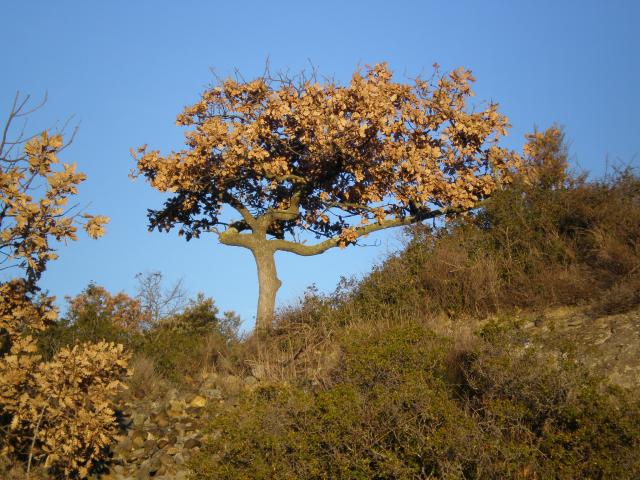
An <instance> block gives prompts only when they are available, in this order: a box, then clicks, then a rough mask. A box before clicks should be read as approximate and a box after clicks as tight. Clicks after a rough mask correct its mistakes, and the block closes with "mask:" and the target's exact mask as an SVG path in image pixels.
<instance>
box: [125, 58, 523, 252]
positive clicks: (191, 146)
mask: <svg viewBox="0 0 640 480" xmlns="http://www.w3.org/2000/svg"><path fill="white" fill-rule="evenodd" d="M473 81H474V78H473V77H472V75H471V72H469V71H467V70H464V69H458V70H455V71H454V72H452V73H451V74H450V75H448V76H443V77H441V78H439V79H437V80H434V81H432V82H428V81H425V80H422V79H420V78H418V79H416V80H415V81H414V83H413V84H412V85H409V84H404V83H398V82H394V81H393V80H392V73H391V72H390V71H389V69H388V68H387V66H386V64H379V65H375V66H373V67H370V68H368V69H367V70H366V71H365V72H364V73H363V72H360V71H357V72H356V73H355V74H354V75H353V78H352V79H351V82H350V83H349V84H348V85H347V86H340V85H337V84H336V83H334V82H332V81H328V82H326V83H323V84H320V83H317V82H316V81H315V79H307V78H304V77H303V78H301V79H300V80H299V81H295V80H292V79H289V78H284V77H281V78H277V79H272V78H268V77H266V76H265V77H264V78H259V79H257V80H253V81H250V82H244V81H236V80H231V79H229V80H226V81H224V82H222V83H221V84H220V85H218V86H216V87H214V88H211V89H209V90H207V91H205V92H204V93H203V94H202V99H201V100H200V101H199V102H198V103H196V104H195V105H193V106H191V107H188V108H186V109H185V110H184V112H183V113H182V114H181V115H179V116H178V119H177V123H178V125H184V126H189V127H192V129H191V130H190V131H188V132H187V133H186V134H185V136H186V145H187V148H186V149H184V150H181V151H179V152H174V153H171V154H169V155H166V156H162V155H160V153H159V152H158V151H155V150H152V151H147V149H146V146H144V147H141V148H140V149H139V150H138V153H139V154H138V155H136V157H137V167H138V172H139V173H140V174H142V175H144V176H145V177H147V179H148V180H149V181H150V183H151V185H152V186H153V187H155V188H156V189H158V190H160V191H168V192H175V196H174V197H173V198H171V199H170V200H169V201H168V202H167V203H166V205H165V208H164V209H163V210H160V211H154V212H152V213H151V214H150V220H151V228H158V229H159V230H169V229H170V228H171V227H173V226H174V225H175V224H181V225H182V227H181V233H185V234H186V235H187V238H190V237H191V236H198V235H199V234H200V233H202V232H206V231H210V230H211V228H212V227H215V226H216V225H218V224H220V220H219V218H218V217H219V215H220V213H221V207H222V205H223V204H230V205H231V206H233V207H235V208H236V209H238V210H239V211H240V212H241V213H242V215H243V219H242V220H243V221H244V222H247V223H248V224H249V225H243V224H242V222H236V223H235V224H233V226H234V227H235V228H237V229H238V230H239V231H241V230H244V229H249V228H251V229H252V230H254V231H255V228H254V227H253V225H252V222H251V218H252V217H255V218H259V217H264V218H268V223H269V225H268V229H269V231H268V232H267V233H271V234H272V235H274V236H275V237H277V238H280V237H282V236H283V235H284V234H285V233H290V234H292V233H293V232H294V231H295V230H296V229H299V228H302V229H306V230H308V231H311V232H313V233H315V234H316V235H317V236H324V237H328V238H332V237H335V236H336V235H337V236H339V238H338V239H337V240H336V242H335V243H333V244H332V245H331V246H335V245H337V244H339V245H340V246H344V245H347V244H350V243H355V241H356V240H357V238H358V237H360V236H361V235H363V234H366V233H369V232H370V231H371V230H372V229H371V228H369V229H366V228H365V227H363V226H365V225H368V224H370V223H372V222H373V223H375V224H376V225H377V226H378V227H379V228H384V227H390V226H396V224H397V220H398V219H414V220H419V219H420V218H422V217H424V216H429V215H430V214H433V213H434V211H435V210H437V209H441V210H442V211H443V212H444V211H445V210H446V209H468V208H471V207H473V206H474V205H475V204H476V203H477V202H478V200H480V199H482V198H485V197H486V196H488V195H489V194H490V193H491V192H492V191H493V190H494V189H495V188H496V187H497V186H498V185H499V184H500V182H501V181H504V180H508V177H509V172H510V171H511V170H512V169H513V168H514V167H515V166H517V160H518V159H517V156H516V155H514V154H513V153H511V152H508V151H506V150H504V149H502V148H500V147H498V146H497V145H496V142H497V140H498V139H499V138H500V137H501V136H502V135H505V134H506V129H507V128H508V127H509V125H508V123H507V119H506V117H505V116H504V115H502V114H500V113H499V112H498V110H497V105H496V104H489V105H488V106H487V107H486V108H485V109H483V110H479V111H469V108H468V105H467V102H468V98H469V97H470V96H471V95H472V91H471V83H472V82H473ZM247 210H248V211H247ZM249 211H250V212H251V213H250V215H249V216H247V213H249ZM439 213H442V212H439ZM414 217H415V218H414ZM390 220H392V221H390ZM376 229H378V228H376ZM281 246H282V245H281ZM295 253H298V252H295ZM318 253H321V252H318Z"/></svg>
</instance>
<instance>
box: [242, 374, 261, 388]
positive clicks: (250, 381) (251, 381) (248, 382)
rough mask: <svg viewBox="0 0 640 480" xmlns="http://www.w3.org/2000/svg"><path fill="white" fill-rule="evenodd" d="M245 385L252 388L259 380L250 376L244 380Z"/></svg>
mask: <svg viewBox="0 0 640 480" xmlns="http://www.w3.org/2000/svg"><path fill="white" fill-rule="evenodd" d="M244 383H245V385H249V386H250V387H251V386H253V385H255V384H256V383H258V379H257V378H256V377H254V376H252V375H249V376H248V377H246V378H245V379H244Z"/></svg>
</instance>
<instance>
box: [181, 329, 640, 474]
mask: <svg viewBox="0 0 640 480" xmlns="http://www.w3.org/2000/svg"><path fill="white" fill-rule="evenodd" d="M505 331H506V332H512V331H513V328H511V327H508V328H505ZM337 335H338V341H339V343H340V345H341V351H342V356H341V361H340V363H339V365H338V367H337V368H336V369H335V370H334V372H333V375H332V378H331V384H330V385H326V386H324V387H316V388H308V387H305V385H304V384H299V385H297V386H296V384H291V383H290V384H285V383H278V384H270V383H263V384H260V386H259V387H258V388H256V389H254V390H253V391H249V392H245V393H244V394H242V395H241V397H240V399H239V401H238V404H237V405H234V406H228V407H226V409H225V410H223V411H221V412H220V411H218V410H217V409H216V412H215V415H213V412H212V418H213V419H212V420H211V424H210V429H211V433H212V435H211V437H210V440H209V441H208V443H207V444H206V446H205V448H204V450H203V452H202V453H201V454H200V455H199V456H197V457H196V458H195V459H194V460H193V461H192V462H191V464H190V466H191V468H192V471H193V477H194V478H197V479H205V478H222V479H224V478H229V479H231V478H234V479H236V478H247V479H249V478H252V479H253V478H256V479H259V478H278V479H286V478H292V479H293V478H310V479H313V478H318V479H320V478H349V479H353V478H362V479H365V478H367V479H368V478H379V479H384V478H389V479H391V478H399V479H402V478H406V479H410V478H633V473H631V472H634V471H637V469H638V468H640V463H639V460H638V458H637V455H636V452H637V448H638V446H640V443H639V442H640V427H639V426H638V425H640V408H639V405H638V404H637V402H635V403H634V402H633V401H632V399H631V398H630V397H629V396H628V395H627V394H626V393H625V392H623V391H621V390H615V389H610V390H608V391H604V390H600V389H599V388H598V387H597V382H596V381H595V380H593V379H590V377H588V376H587V375H586V374H585V373H584V372H583V371H582V370H581V369H580V368H579V367H577V366H576V365H574V364H571V363H569V362H562V361H558V360H557V359H555V358H553V357H550V356H548V355H543V354H542V353H540V352H538V351H536V350H535V349H533V348H524V347H523V346H522V345H521V344H520V341H519V340H518V335H515V336H513V335H511V334H510V333H509V334H507V333H502V334H500V333H498V330H497V329H494V334H493V335H492V337H491V338H492V340H491V341H484V342H479V343H478V346H477V347H475V348H473V349H471V350H468V351H456V350H455V349H454V342H452V340H451V339H448V338H444V337H442V336H439V335H435V334H433V333H431V332H430V330H429V329H427V328H425V327H423V326H420V325H417V324H414V323H412V322H406V324H405V325H404V326H395V327H389V326H377V327H376V326H372V325H371V324H360V325H359V326H351V327H349V328H346V329H343V330H341V331H340V332H339V333H338V334H337ZM452 353H455V355H452ZM216 408H218V407H216Z"/></svg>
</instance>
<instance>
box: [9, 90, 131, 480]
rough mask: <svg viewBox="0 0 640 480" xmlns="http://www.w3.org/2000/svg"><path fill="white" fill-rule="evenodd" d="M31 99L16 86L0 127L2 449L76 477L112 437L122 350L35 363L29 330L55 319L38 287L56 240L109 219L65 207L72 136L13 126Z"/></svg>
mask: <svg viewBox="0 0 640 480" xmlns="http://www.w3.org/2000/svg"><path fill="white" fill-rule="evenodd" d="M29 100H30V97H29V96H26V97H20V95H19V94H16V96H15V98H14V101H13V104H12V107H11V111H10V112H9V116H8V118H7V122H6V123H5V125H4V128H3V129H2V130H1V133H0V135H1V136H0V268H1V269H2V270H5V271H10V272H11V273H16V276H15V277H14V278H13V279H10V280H6V281H3V282H0V431H1V432H2V434H1V435H0V451H2V452H3V454H5V455H6V454H11V455H12V456H14V458H24V459H28V460H27V462H26V463H27V478H29V471H30V468H31V464H32V460H36V461H44V463H45V465H46V466H48V467H50V468H52V469H54V470H57V471H58V472H59V473H61V474H62V473H64V476H65V478H75V477H76V476H78V475H80V476H86V475H87V474H88V472H89V470H90V468H91V467H92V466H93V465H94V464H96V463H97V462H99V461H101V460H104V459H105V455H106V454H107V450H106V448H105V447H106V446H108V444H109V443H110V442H113V441H114V439H115V436H116V434H117V431H118V429H117V422H116V418H115V416H114V412H113V408H112V407H113V404H112V398H113V395H114V394H115V392H116V391H117V390H118V389H120V387H122V383H121V382H120V378H121V377H122V376H123V375H125V373H126V371H127V369H126V367H127V358H128V355H127V354H125V353H124V352H123V348H122V345H118V346H116V345H114V344H113V343H106V342H99V343H96V344H84V345H82V346H74V347H73V348H66V347H65V348H62V349H60V350H59V351H58V352H57V353H56V354H55V355H54V356H53V358H52V359H51V361H48V362H42V361H41V356H40V355H39V353H38V347H37V343H36V340H35V339H34V337H33V335H34V334H36V333H38V332H42V331H44V330H45V329H46V327H47V326H48V325H50V324H51V323H52V322H53V321H55V319H56V318H57V310H56V308H55V306H54V304H53V302H54V298H53V297H49V296H46V295H44V294H42V293H39V288H38V285H37V282H38V280H39V279H40V277H41V275H42V273H43V272H44V270H45V268H46V265H47V263H48V262H49V261H50V260H53V259H55V258H56V253H55V251H54V248H53V245H52V243H53V241H57V242H66V241H67V240H75V239H76V232H77V225H78V224H83V226H84V229H85V230H86V231H87V233H88V234H89V235H90V236H91V237H93V238H97V237H99V236H101V235H102V234H103V233H104V224H105V223H107V221H108V219H107V218H106V217H103V216H95V217H94V216H92V215H89V214H86V213H82V212H81V211H80V212H79V211H77V209H75V208H74V207H73V206H71V207H69V206H68V205H67V204H68V201H69V198H71V197H73V196H74V195H75V194H76V193H77V186H78V185H79V184H80V183H81V182H82V181H84V179H85V176H84V174H82V173H79V172H76V170H75V164H67V163H60V162H59V160H58V154H59V153H60V152H61V151H62V150H63V149H64V148H65V147H66V146H67V145H68V144H69V143H66V144H65V143H64V140H63V138H62V135H61V133H59V132H56V133H53V134H52V133H51V132H49V131H48V130H45V131H43V132H41V133H37V134H35V135H26V134H25V131H24V129H23V130H22V131H18V133H14V127H15V125H16V122H19V121H21V120H22V119H23V118H24V117H27V116H28V115H30V114H31V113H33V112H34V111H35V110H37V109H38V108H40V106H42V104H40V105H36V107H35V108H29ZM14 135H15V136H14ZM71 138H73V135H72V137H71ZM82 219H84V221H83V220H82ZM83 222H84V223H83ZM87 399H91V401H90V402H88V401H87Z"/></svg>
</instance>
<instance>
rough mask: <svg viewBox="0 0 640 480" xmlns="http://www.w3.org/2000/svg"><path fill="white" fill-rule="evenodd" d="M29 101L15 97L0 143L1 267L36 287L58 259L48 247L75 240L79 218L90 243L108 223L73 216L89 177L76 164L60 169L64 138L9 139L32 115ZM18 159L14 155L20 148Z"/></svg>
mask: <svg viewBox="0 0 640 480" xmlns="http://www.w3.org/2000/svg"><path fill="white" fill-rule="evenodd" d="M28 100H29V97H28V96H27V97H26V98H25V99H24V100H22V101H19V97H18V96H17V95H16V98H15V100H14V104H13V107H12V109H11V112H10V113H9V118H8V120H7V122H6V124H5V128H4V134H3V136H2V138H1V139H0V203H1V209H0V253H1V254H2V255H1V257H2V258H0V261H1V262H2V263H3V264H5V265H4V268H10V267H17V268H20V269H22V270H24V271H25V273H26V274H27V278H28V280H29V281H30V282H31V283H35V282H36V281H37V280H38V279H39V278H40V275H41V274H42V272H43V271H44V269H45V268H46V263H47V262H48V261H49V260H54V259H55V258H57V255H56V253H55V251H54V250H53V248H52V247H51V246H50V244H49V242H50V241H51V239H55V240H57V241H63V242H64V241H67V240H76V238H77V237H76V232H77V227H76V224H78V223H79V218H78V217H79V216H82V217H83V218H84V219H85V223H84V224H83V227H84V229H85V230H86V231H87V233H88V234H89V235H90V236H91V237H92V238H98V237H100V236H102V235H103V234H104V225H105V224H106V223H107V222H108V221H109V219H108V218H107V217H104V216H93V215H89V214H86V213H85V214H82V215H79V214H77V213H75V214H74V213H73V212H72V211H71V210H72V208H69V207H68V205H67V204H68V202H69V197H70V196H72V195H75V194H76V193H77V187H78V185H79V184H80V183H82V182H83V181H84V180H85V178H86V176H85V175H84V174H83V173H80V172H76V165H75V163H71V164H69V163H60V160H59V159H58V154H59V153H60V151H61V150H62V149H64V148H65V147H66V146H67V145H68V144H67V145H65V143H64V141H63V138H62V135H60V134H55V135H51V134H50V133H49V132H48V131H46V130H45V131H43V132H41V133H40V134H38V135H34V136H32V137H30V138H27V139H23V138H22V135H20V136H18V138H17V139H15V140H9V139H8V138H7V135H8V133H9V132H10V130H11V127H12V123H13V122H14V121H15V120H16V119H19V118H20V117H23V116H25V115H28V114H29V113H31V112H30V111H24V109H25V106H26V104H27V101H28ZM21 146H22V147H23V150H22V151H21V152H19V153H17V154H14V153H13V151H14V150H17V149H18V148H19V147H21Z"/></svg>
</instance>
